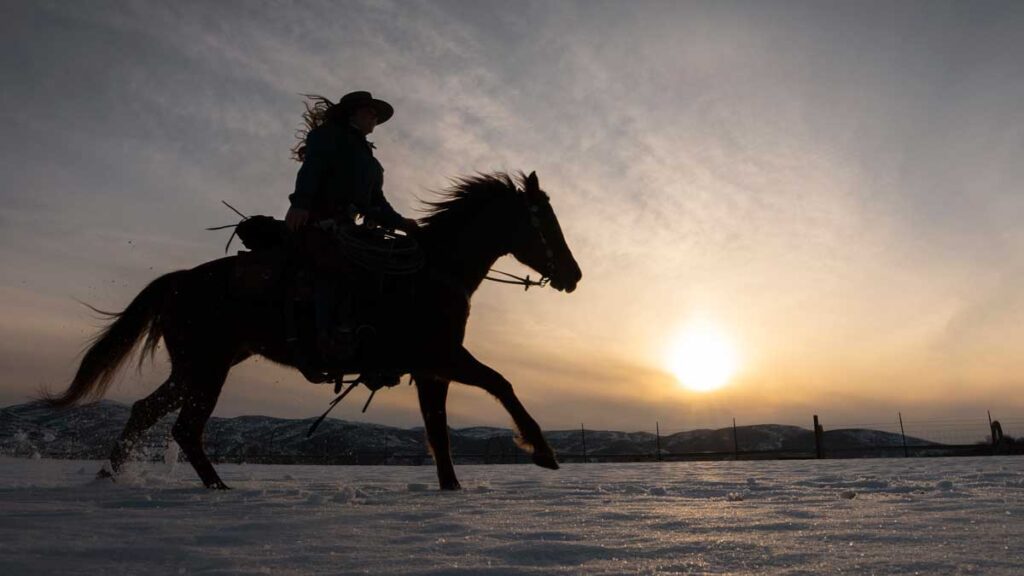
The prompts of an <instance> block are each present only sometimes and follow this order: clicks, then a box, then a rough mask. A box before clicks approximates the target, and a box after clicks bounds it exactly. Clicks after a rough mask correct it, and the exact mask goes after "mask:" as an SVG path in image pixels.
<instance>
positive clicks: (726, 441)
mask: <svg viewBox="0 0 1024 576" xmlns="http://www.w3.org/2000/svg"><path fill="white" fill-rule="evenodd" d="M809 420H810V421H809V423H810V424H811V427H810V428H802V427H797V426H781V425H743V426H741V425H737V424H736V422H735V421H733V422H732V424H731V425H730V426H728V427H726V428H720V429H715V430H679V431H675V432H672V431H663V430H662V429H661V426H660V424H659V423H655V425H654V431H653V433H652V432H635V433H628V434H626V433H621V432H607V431H600V430H588V429H587V428H586V427H585V426H584V425H581V426H580V428H579V429H578V430H575V431H571V430H563V431H554V432H548V433H547V437H548V441H549V442H550V443H551V445H552V447H553V448H554V449H555V451H556V453H557V454H558V458H559V461H561V462H659V461H660V462H667V461H689V460H757V459H763V460H768V459H772V460H777V459H809V458H870V457H927V456H989V455H1001V454H1024V418H1006V419H1003V420H1002V421H998V420H992V419H991V417H990V416H988V415H985V416H982V417H979V418H946V419H913V418H904V417H903V415H902V414H899V413H897V414H896V415H895V417H894V418H892V419H890V420H878V421H874V422H867V423H864V422H853V423H849V422H839V423H836V424H832V425H828V423H827V422H825V421H823V420H822V419H820V418H818V416H816V415H815V416H813V417H812V418H811V419H809ZM391 438H392V436H385V439H384V442H383V446H382V447H381V448H380V449H362V450H345V448H344V447H343V446H339V445H337V444H336V443H333V442H332V441H331V439H330V438H329V437H322V438H319V439H318V438H317V436H316V435H314V437H313V438H311V439H309V441H308V443H307V444H304V445H303V446H302V449H301V450H300V451H296V450H292V451H290V452H285V451H277V450H275V445H274V436H273V435H271V436H270V439H269V443H268V444H263V445H259V444H256V445H249V449H240V448H239V447H238V445H235V446H234V447H233V448H229V447H228V446H227V445H226V444H224V443H223V442H220V441H219V439H218V434H217V432H215V431H213V432H212V433H210V434H209V435H208V438H207V446H208V447H209V450H210V452H211V458H212V459H214V460H215V461H219V462H251V463H277V464H405V465H423V464H432V462H433V460H432V458H431V456H430V455H429V454H428V453H427V451H426V449H425V445H424V442H423V437H422V433H417V434H415V438H413V439H412V441H411V442H410V441H409V440H410V439H409V438H408V437H404V438H399V439H398V440H397V441H395V442H393V443H391V444H390V445H389V440H390V439H391ZM452 438H453V450H452V452H453V459H454V460H455V461H456V462H458V463H464V464H465V463H473V464H514V463H529V462H530V458H529V456H528V455H526V454H523V453H522V452H521V451H520V450H519V449H518V448H517V447H516V446H515V444H514V441H513V438H512V435H511V432H508V431H506V432H504V433H501V434H495V435H492V436H490V437H487V438H476V439H473V440H472V441H470V440H467V439H464V438H460V437H459V432H458V431H452ZM289 445H290V446H292V447H293V448H294V446H295V445H294V443H290V444H289Z"/></svg>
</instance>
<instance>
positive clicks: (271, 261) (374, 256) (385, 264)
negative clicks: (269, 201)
mask: <svg viewBox="0 0 1024 576" xmlns="http://www.w3.org/2000/svg"><path fill="white" fill-rule="evenodd" d="M235 234H236V235H237V236H238V237H239V239H240V240H241V241H242V243H243V245H245V247H246V248H248V250H247V251H246V250H243V251H239V252H238V255H237V264H236V266H235V274H234V277H233V280H234V285H233V286H232V288H233V289H232V291H231V292H232V294H234V295H235V297H236V298H241V299H245V300H249V301H264V302H267V303H268V304H271V305H281V306H283V307H284V310H283V315H284V319H285V332H286V334H285V339H286V341H287V342H288V343H289V346H290V347H291V348H292V351H293V352H292V353H293V355H294V357H295V358H297V359H298V360H299V361H298V364H299V368H300V370H301V371H302V373H303V375H304V376H305V377H306V379H307V380H309V381H311V382H314V383H323V382H330V381H334V382H336V383H340V382H341V379H342V377H343V376H344V374H347V373H354V371H353V370H351V369H348V368H347V367H344V366H337V365H333V364H332V363H330V362H325V361H324V360H323V359H322V358H319V357H318V356H319V355H318V354H316V353H315V352H316V351H317V350H318V346H317V339H316V334H315V330H314V329H313V314H314V291H315V289H316V286H315V285H316V275H317V274H328V273H330V274H337V275H339V277H340V282H344V283H346V285H347V293H348V296H347V297H348V298H349V299H350V300H349V302H350V306H348V309H349V315H350V316H351V317H346V318H342V317H341V316H336V318H335V321H336V322H338V323H339V324H341V323H343V322H347V323H349V324H351V325H353V326H354V327H356V328H357V330H356V333H355V335H356V341H355V342H352V346H353V347H354V348H355V349H357V350H358V349H360V348H365V347H369V346H377V345H379V344H378V343H377V342H375V341H374V340H375V336H376V327H375V326H374V325H373V321H372V316H373V315H375V312H376V311H378V310H379V309H380V308H381V306H386V305H387V301H388V300H389V298H390V297H391V296H393V295H394V293H395V292H396V290H397V291H398V292H404V291H405V290H404V289H403V287H408V286H410V283H409V282H408V281H407V280H406V279H404V278H400V277H401V276H408V275H409V274H411V273H412V272H415V271H416V270H418V268H419V265H410V257H409V250H408V247H404V248H401V249H400V250H398V251H397V253H399V255H400V256H403V257H404V261H401V262H399V263H397V264H396V262H395V261H394V260H393V259H390V258H388V257H387V256H388V255H392V254H395V253H396V247H395V239H396V237H395V236H389V235H387V234H386V233H384V232H382V231H378V230H372V229H371V230H362V229H359V228H358V227H357V228H356V229H352V228H346V229H341V230H339V228H338V227H336V226H335V225H333V224H331V223H327V224H326V225H324V226H321V227H318V228H314V229H310V230H306V231H304V232H302V233H300V234H293V233H292V232H290V231H289V230H288V229H287V227H286V226H285V223H284V222H283V221H281V220H276V219H274V218H271V217H269V216H253V217H249V218H246V219H244V220H243V221H242V222H241V223H239V225H238V226H237V227H236V229H235ZM399 238H403V240H407V241H411V239H408V238H405V237H399ZM381 255H384V257H383V258H382V256H381ZM415 256H416V257H420V255H419V251H418V248H416V249H415ZM413 264H416V263H415V262H413ZM367 316H369V317H367ZM399 375H400V374H398V373H393V372H392V373H387V374H385V373H374V374H365V373H364V374H362V375H360V377H359V380H360V381H361V383H364V384H366V385H367V387H369V388H371V389H372V390H375V389H378V388H380V387H383V386H393V385H395V384H397V383H398V376H399Z"/></svg>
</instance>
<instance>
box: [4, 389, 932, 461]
mask: <svg viewBox="0 0 1024 576" xmlns="http://www.w3.org/2000/svg"><path fill="white" fill-rule="evenodd" d="M129 413H130V407H129V406H127V405H124V404H121V403H119V402H115V401H111V400H101V401H99V402H96V403H92V404H87V405H84V406H77V407H73V408H69V409H66V410H62V411H58V410H54V409H52V408H49V407H48V406H46V405H45V404H44V403H42V402H40V401H34V402H27V403H24V404H16V405H12V406H7V407H4V408H0V454H6V455H11V456H29V457H36V456H38V457H48V458H76V459H104V458H106V457H107V455H108V453H109V451H110V449H111V447H112V446H113V444H114V442H115V441H116V439H117V438H118V436H119V435H120V433H121V430H122V428H123V427H124V424H125V423H126V422H127V420H128V415H129ZM173 420H174V416H173V414H172V415H168V416H167V417H165V418H164V419H162V420H161V421H160V422H158V423H157V425H155V426H154V427H153V428H152V429H151V430H150V431H149V433H147V435H146V436H145V437H144V438H143V440H142V441H141V442H140V452H141V456H142V457H143V458H149V459H162V458H163V457H164V453H165V452H166V448H167V446H168V442H169V438H170V427H171V425H172V423H173ZM314 421H315V418H312V417H311V418H303V419H288V418H276V417H272V416H263V415H245V416H236V417H233V418H221V417H213V418H211V419H210V422H209V423H208V425H207V428H206V440H205V441H206V446H207V451H208V452H209V453H210V455H211V457H212V458H214V459H219V460H230V461H253V462H256V461H281V462H289V461H294V462H316V461H323V462H328V463H384V462H393V463H398V462H403V461H412V462H414V463H415V462H419V461H422V460H423V459H426V460H429V459H430V456H429V454H428V451H427V449H426V443H425V438H424V431H423V428H422V427H414V428H398V427H394V426H387V425H382V424H372V423H365V422H353V421H348V420H340V419H335V418H327V419H325V420H324V421H323V422H322V423H321V424H320V426H319V428H318V429H317V431H316V433H315V434H313V435H312V436H311V437H309V438H307V437H306V433H307V430H308V429H309V427H310V426H311V425H312V424H313V422H314ZM449 435H450V437H451V442H452V452H453V453H454V454H455V457H456V459H457V460H460V461H464V462H466V461H479V462H515V461H526V460H528V458H525V457H524V456H523V455H522V454H521V453H520V452H519V451H518V449H517V448H516V447H515V445H514V441H513V437H512V431H511V430H509V429H506V428H498V427H490V426H471V427H466V428H452V429H449ZM546 436H547V438H548V442H549V443H550V444H551V445H552V447H553V448H554V449H555V451H556V452H557V453H559V454H560V455H562V456H563V457H564V458H565V457H568V458H572V457H582V455H583V454H584V453H585V454H586V456H587V458H588V459H590V460H601V459H605V460H616V459H620V460H624V459H656V458H657V456H658V447H659V446H660V449H661V455H663V456H671V455H701V454H707V455H714V454H720V455H721V454H730V453H733V452H734V451H736V448H737V445H738V448H739V452H741V453H744V454H758V453H773V454H775V455H776V456H777V457H809V456H812V455H813V454H814V451H815V443H814V434H813V432H812V431H811V430H808V429H805V428H801V427H799V426H790V425H783V424H756V425H748V426H739V427H736V428H735V429H734V428H732V427H729V428H720V429H709V428H702V429H695V430H686V431H682V432H676V433H673V434H668V435H664V436H660V437H658V436H656V435H655V434H653V433H650V432H622V431H614V430H589V429H588V430H586V431H585V432H581V431H580V430H551V431H548V432H546ZM903 441H904V440H903V437H902V436H901V435H900V434H894V433H890V432H883V431H879V430H870V429H845V430H831V431H826V432H825V436H824V442H825V445H826V446H827V447H828V449H829V450H858V449H863V450H867V449H891V448H897V447H901V446H902V445H903ZM906 442H907V445H908V446H916V447H924V446H938V445H937V444H935V443H933V442H929V441H926V440H922V439H919V438H911V437H907V438H906ZM584 443H585V448H584Z"/></svg>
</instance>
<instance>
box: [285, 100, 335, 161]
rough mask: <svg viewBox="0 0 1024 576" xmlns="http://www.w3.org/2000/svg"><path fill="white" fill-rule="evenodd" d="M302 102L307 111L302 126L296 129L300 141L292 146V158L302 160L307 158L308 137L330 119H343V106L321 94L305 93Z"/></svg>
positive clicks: (296, 136) (296, 135)
mask: <svg viewBox="0 0 1024 576" xmlns="http://www.w3.org/2000/svg"><path fill="white" fill-rule="evenodd" d="M303 96H304V97H305V99H306V100H305V101H304V102H303V103H302V104H303V106H305V107H306V111H305V112H303V113H302V127H301V128H299V129H298V130H296V131H295V138H296V139H297V140H298V142H296V143H295V146H292V160H295V161H297V162H302V161H303V160H305V159H306V137H307V136H309V133H310V132H312V131H313V130H314V129H315V128H319V127H320V126H323V125H324V124H326V123H327V122H329V121H336V120H343V118H342V111H341V107H340V106H338V105H337V104H335V103H334V102H331V101H330V100H329V99H327V98H325V97H323V96H320V95H319V94H303Z"/></svg>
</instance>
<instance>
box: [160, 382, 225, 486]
mask: <svg viewBox="0 0 1024 576" xmlns="http://www.w3.org/2000/svg"><path fill="white" fill-rule="evenodd" d="M229 368H230V363H228V362H224V363H223V365H222V366H208V367H207V368H206V369H204V370H199V371H194V372H193V373H192V374H190V376H189V381H188V387H189V390H188V393H187V394H186V395H185V396H184V397H183V399H182V406H181V412H180V413H179V414H178V420H177V421H176V422H175V423H174V426H173V427H172V428H171V435H172V436H173V437H174V441H175V442H177V443H178V446H179V447H180V448H181V451H182V452H184V453H185V456H186V457H187V458H188V461H189V463H190V464H192V468H194V469H195V471H196V474H198V475H199V479H200V480H202V481H203V485H204V486H206V487H207V488H216V489H219V490H227V489H228V486H227V485H226V484H224V482H223V481H222V480H221V479H220V476H218V475H217V471H216V470H214V468H213V464H212V463H211V462H210V459H209V458H208V457H207V456H206V451H205V450H204V449H203V429H204V428H205V427H206V422H207V421H208V420H209V419H210V415H211V414H213V409H214V407H216V406H217V399H218V398H219V397H220V392H221V389H222V388H223V386H224V380H225V379H226V378H227V375H228V370H229Z"/></svg>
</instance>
